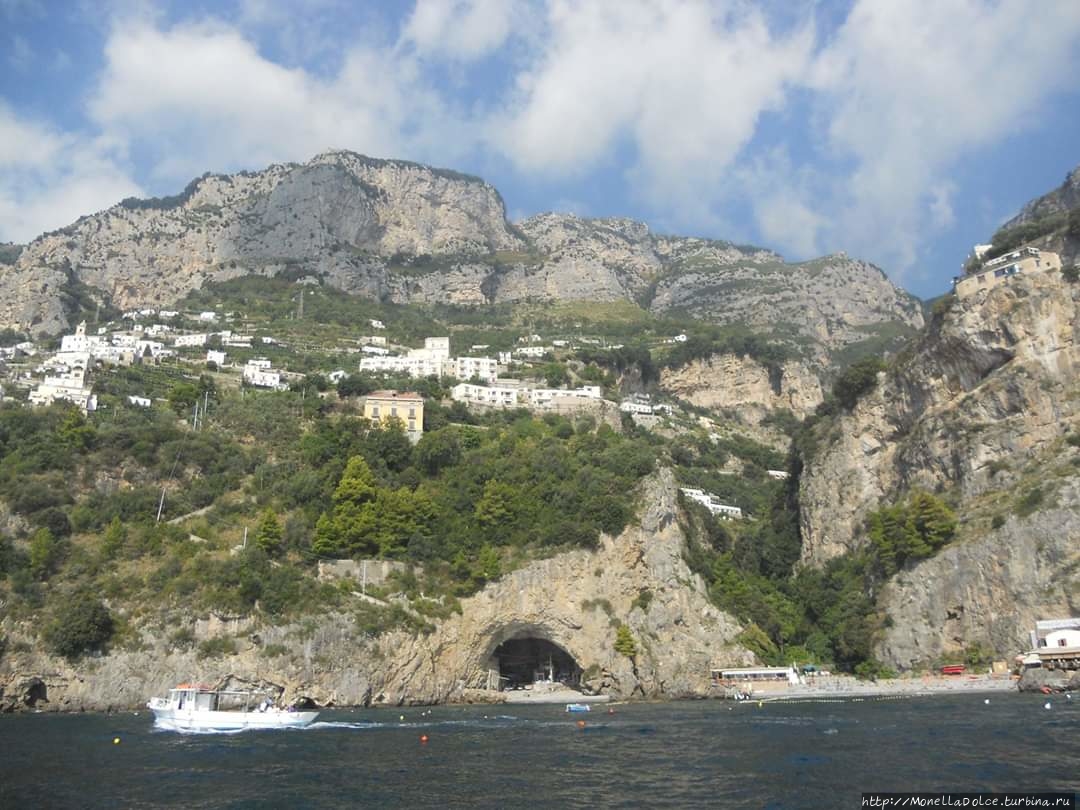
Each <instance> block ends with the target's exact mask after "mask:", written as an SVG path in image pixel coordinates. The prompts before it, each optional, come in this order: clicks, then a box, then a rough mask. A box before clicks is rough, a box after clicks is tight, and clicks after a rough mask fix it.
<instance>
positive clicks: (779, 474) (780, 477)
mask: <svg viewBox="0 0 1080 810" xmlns="http://www.w3.org/2000/svg"><path fill="white" fill-rule="evenodd" d="M765 472H766V473H768V475H769V478H775V479H776V480H777V481H786V480H787V478H788V473H787V471H786V470H766V471H765Z"/></svg>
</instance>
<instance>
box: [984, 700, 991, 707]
mask: <svg viewBox="0 0 1080 810" xmlns="http://www.w3.org/2000/svg"><path fill="white" fill-rule="evenodd" d="M983 703H985V704H986V705H987V706H989V705H990V698H987V699H986V700H984V701H983Z"/></svg>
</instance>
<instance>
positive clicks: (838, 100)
mask: <svg viewBox="0 0 1080 810" xmlns="http://www.w3.org/2000/svg"><path fill="white" fill-rule="evenodd" d="M0 41H2V43H3V47H2V48H0V59H2V60H3V62H0V241H9V240H10V241H28V240H29V239H31V238H33V237H34V236H35V235H37V234H38V233H41V232H42V231H44V230H49V229H53V228H57V227H60V226H62V225H65V224H67V223H69V222H71V221H72V220H74V219H75V218H77V217H78V216H79V215H81V214H84V213H90V212H92V211H96V210H100V209H102V208H105V207H107V206H109V205H111V204H113V203H115V202H117V201H118V200H120V199H121V198H123V197H125V196H130V195H133V194H134V195H140V196H149V195H163V194H170V193H175V192H177V191H178V190H179V189H181V188H182V187H183V186H184V185H185V184H186V183H187V182H188V181H189V180H190V179H191V178H192V177H195V176H197V175H200V174H202V173H203V172H205V171H215V172H226V171H233V170H237V169H258V168H262V167H263V166H265V165H267V164H269V163H271V162H278V161H303V160H306V159H308V158H310V157H311V156H313V155H314V154H316V153H318V152H319V151H322V150H323V149H327V148H341V149H352V150H355V151H358V152H363V153H365V154H369V155H373V156H379V157H399V158H406V159H410V160H416V161H420V162H425V163H431V164H434V165H438V166H446V167H451V168H455V169H458V170H461V171H466V172H470V173H473V174H478V175H480V176H482V177H484V178H485V179H487V180H488V181H489V182H491V183H492V184H493V185H495V186H496V188H498V189H499V191H500V192H501V193H502V195H503V197H504V199H505V200H506V203H507V207H508V209H509V214H510V217H511V218H512V219H518V218H521V217H524V216H528V215H530V214H533V213H537V212H541V211H548V210H559V211H570V212H574V213H577V214H581V215H583V216H629V217H634V218H637V219H642V220H645V221H646V222H648V223H649V224H650V225H651V226H652V227H653V228H654V229H655V230H657V231H662V232H668V233H681V234H688V235H699V236H710V237H716V238H724V239H730V240H733V241H736V242H749V243H754V244H760V245H764V246H766V247H770V248H773V249H775V250H779V251H780V252H781V253H783V254H784V255H786V256H787V257H789V258H791V259H803V258H811V257H813V256H816V255H821V254H824V253H831V252H835V251H840V250H844V251H847V252H848V253H849V254H851V255H853V256H859V257H861V258H865V259H868V260H870V261H873V262H874V263H876V264H878V265H879V266H881V267H882V268H883V269H884V270H885V271H886V272H888V273H889V275H890V276H891V277H892V278H893V279H894V281H896V282H897V283H899V284H901V285H903V286H905V287H906V288H908V289H910V290H911V291H913V292H915V293H916V294H918V295H921V296H924V297H929V296H933V295H936V294H938V293H940V292H942V291H944V290H945V289H946V287H947V285H948V280H949V278H950V277H951V276H952V275H954V274H955V273H956V272H957V270H958V268H959V265H960V263H961V262H962V261H963V258H964V256H965V254H966V253H967V251H968V250H969V249H970V247H971V245H972V244H973V243H975V242H977V241H983V240H985V239H986V238H988V237H989V235H990V234H991V233H992V232H993V230H994V229H995V228H996V226H997V225H998V224H999V223H1000V222H1001V221H1002V220H1004V219H1006V218H1007V217H1008V216H1010V215H1011V214H1012V213H1014V212H1015V211H1016V209H1017V208H1018V207H1019V206H1020V205H1022V204H1023V203H1024V202H1025V201H1027V200H1028V199H1030V198H1032V197H1034V196H1037V195H1039V194H1041V193H1044V192H1046V191H1048V190H1050V189H1051V188H1053V187H1055V186H1057V185H1058V184H1059V183H1061V181H1062V180H1063V179H1064V176H1065V174H1066V172H1068V171H1069V170H1070V169H1071V168H1073V167H1074V166H1076V165H1077V164H1078V163H1080V149H1078V148H1077V145H1078V144H1080V104H1078V103H1077V102H1078V100H1080V87H1078V86H1077V85H1076V83H1075V81H1073V77H1075V76H1076V75H1078V67H1080V3H1077V2H1075V0H1043V2H1040V3H1038V4H1032V3H1030V2H1029V0H994V1H993V2H991V0H986V1H985V2H983V1H981V0H905V2H893V0H846V1H844V2H841V0H828V1H827V2H820V3H813V2H805V1H802V2H800V0H790V1H788V0H770V1H769V2H761V3H750V2H744V0H618V2H616V1H615V0H611V1H610V2H609V1H608V0H591V1H590V2H569V0H416V2H406V1H405V0H403V1H402V2H400V3H397V2H385V3H379V2H367V3H365V2H350V1H349V0H234V1H233V2H209V0H202V1H201V2H167V1H166V0H161V2H136V0H105V1H103V0H97V1H96V2H94V1H92V0H68V1H67V2H48V0H0Z"/></svg>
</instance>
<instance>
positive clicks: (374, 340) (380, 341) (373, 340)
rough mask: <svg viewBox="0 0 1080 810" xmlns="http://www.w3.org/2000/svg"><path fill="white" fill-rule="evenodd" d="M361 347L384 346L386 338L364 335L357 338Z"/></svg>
mask: <svg viewBox="0 0 1080 810" xmlns="http://www.w3.org/2000/svg"><path fill="white" fill-rule="evenodd" d="M357 341H359V343H360V345H361V346H385V345H386V338H385V337H384V336H383V335H365V336H364V337H359V338H357Z"/></svg>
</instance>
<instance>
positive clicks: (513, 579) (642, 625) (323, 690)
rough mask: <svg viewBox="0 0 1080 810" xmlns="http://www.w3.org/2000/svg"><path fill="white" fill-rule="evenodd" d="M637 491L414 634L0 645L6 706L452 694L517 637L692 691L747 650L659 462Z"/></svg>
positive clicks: (213, 631)
mask: <svg viewBox="0 0 1080 810" xmlns="http://www.w3.org/2000/svg"><path fill="white" fill-rule="evenodd" d="M642 499H643V506H642V518H641V521H640V525H638V526H634V527H631V528H628V529H627V530H625V531H624V532H623V533H622V534H620V535H619V536H618V537H607V536H605V537H603V538H602V541H601V545H600V547H599V548H598V549H597V550H595V551H584V550H582V551H573V552H568V553H565V554H560V555H558V556H556V557H552V558H550V559H547V560H540V561H537V562H534V563H531V564H529V565H527V566H526V567H524V568H521V569H519V570H517V571H513V572H511V573H509V574H507V575H505V576H503V577H502V578H500V579H498V580H496V581H495V582H493V583H491V584H489V585H488V586H487V587H486V588H484V589H483V590H482V591H481V592H479V593H477V594H476V595H475V596H472V597H470V598H468V599H464V600H462V603H461V613H460V615H457V614H455V615H453V616H451V618H449V619H446V620H444V621H442V622H440V623H438V625H437V626H436V628H435V630H434V631H433V632H431V633H430V634H427V635H424V634H420V635H411V634H408V633H405V632H402V631H396V632H394V633H392V634H389V635H386V636H380V637H377V638H370V637H368V636H366V635H365V634H364V633H363V632H362V631H361V630H359V629H358V628H357V627H356V625H355V624H354V622H353V620H352V618H351V617H350V616H348V615H345V614H341V615H334V616H323V617H319V619H318V621H304V622H299V623H295V624H290V625H282V626H271V625H265V626H262V625H257V624H256V623H255V622H254V620H252V619H234V620H228V621H224V620H218V619H216V618H213V617H212V618H211V619H210V620H203V621H200V622H198V623H197V624H196V626H194V627H193V628H191V629H192V630H193V631H194V638H195V640H196V641H197V640H205V639H207V638H221V637H228V638H232V639H234V640H235V643H236V644H237V646H238V653H237V654H236V655H231V656H227V657H225V658H218V659H201V658H200V657H199V656H198V655H197V654H196V652H195V651H194V650H187V651H176V650H171V649H168V648H167V646H166V644H165V641H164V639H165V637H166V636H167V635H168V634H169V633H167V632H163V631H162V629H161V628H151V627H147V628H142V630H143V633H142V641H143V643H144V644H145V645H147V647H146V649H141V650H139V651H123V650H118V651H114V652H112V653H110V654H109V655H106V656H103V657H99V658H92V657H91V658H87V659H84V660H82V661H80V662H78V663H77V664H75V665H71V664H69V663H67V662H65V661H63V660H58V659H54V658H51V657H49V656H46V655H44V654H43V653H41V652H40V651H32V652H31V651H27V652H8V653H7V654H6V655H4V656H3V657H2V658H0V687H2V688H3V689H4V692H3V694H8V695H12V696H15V699H14V700H13V701H11V702H10V703H11V706H9V709H10V708H21V707H25V706H27V705H28V704H27V703H26V701H25V700H24V699H23V696H24V695H25V693H27V690H26V689H25V688H23V687H24V686H25V685H26V684H35V683H37V682H36V681H33V679H34V678H37V679H39V681H40V684H39V685H38V686H37V687H35V688H36V689H37V691H36V692H35V693H34V694H35V696H36V699H35V700H34V701H33V702H34V705H35V706H36V707H37V708H42V709H46V710H48V709H52V710H84V709H86V710H105V709H110V708H112V709H119V708H135V707H139V706H141V705H142V704H143V703H144V702H145V701H146V700H147V698H148V697H149V696H151V695H153V694H162V693H163V692H164V690H166V689H168V688H169V687H170V686H173V685H175V684H176V683H177V682H179V681H186V680H197V681H206V682H210V683H216V682H218V681H219V680H220V679H221V678H222V677H224V676H225V675H227V674H231V675H232V676H233V677H236V678H240V679H243V680H247V681H260V682H270V683H273V684H276V685H278V686H280V687H281V688H282V690H283V693H284V698H285V700H293V699H295V698H297V697H300V696H308V697H312V698H314V699H315V700H316V701H317V702H318V703H320V704H321V705H328V704H332V705H368V704H393V705H398V704H401V705H404V704H423V703H434V702H443V701H465V700H472V699H475V697H476V695H477V692H476V689H478V688H482V687H484V686H486V685H487V683H488V672H489V670H490V669H491V667H492V665H493V661H492V660H491V656H492V653H493V651H494V650H495V648H496V647H497V646H498V645H499V644H500V643H502V642H503V641H506V640H507V639H510V638H517V637H523V636H527V637H532V638H540V639H545V640H547V641H550V642H552V643H554V644H556V645H558V646H559V647H560V648H562V649H563V650H565V651H566V652H567V653H569V654H570V655H571V656H572V657H573V659H574V661H575V662H576V663H577V664H578V666H579V667H580V668H581V669H583V670H585V672H586V674H587V676H588V678H587V683H588V685H589V686H590V687H591V688H592V689H594V690H596V691H600V692H603V693H606V694H610V695H612V696H616V697H632V696H642V697H660V696H667V697H679V696H690V695H695V696H705V695H707V694H709V669H710V667H711V666H712V665H713V664H716V663H722V664H725V665H733V664H740V663H749V662H751V661H752V659H753V656H752V654H751V653H749V652H748V651H747V650H745V649H744V648H742V647H741V646H739V645H738V644H737V643H736V642H735V637H736V635H737V634H738V633H739V632H740V630H741V628H740V626H739V625H738V624H737V622H736V621H735V620H734V619H732V618H731V617H730V616H728V615H727V614H725V613H723V612H722V611H720V610H718V609H717V608H716V607H714V606H713V605H712V604H711V603H710V602H709V600H708V596H707V593H706V589H705V586H704V583H703V582H702V581H701V580H700V578H699V577H698V576H697V575H695V574H693V573H691V572H690V570H689V569H688V568H687V566H686V563H685V562H684V560H683V550H684V543H685V538H684V537H683V534H682V531H681V529H680V528H679V524H678V521H677V520H676V515H677V508H678V507H677V503H676V495H675V482H674V477H673V476H672V475H671V474H670V472H662V473H660V474H659V475H657V476H655V477H654V478H652V479H650V480H649V481H647V482H646V484H645V487H644V492H643V494H642ZM619 623H624V624H626V625H627V626H628V627H629V628H630V631H631V633H632V634H633V636H634V638H635V641H636V642H637V646H638V649H639V652H638V654H637V656H635V658H634V659H633V660H631V659H630V658H627V657H625V656H623V655H620V654H619V653H617V652H616V651H615V648H614V640H615V630H616V626H617V625H618V624H619ZM8 630H9V632H10V630H11V628H8ZM172 630H175V628H172ZM271 652H272V653H273V655H272V656H270V655H269V653H271ZM489 697H490V696H489Z"/></svg>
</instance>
